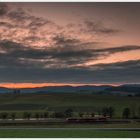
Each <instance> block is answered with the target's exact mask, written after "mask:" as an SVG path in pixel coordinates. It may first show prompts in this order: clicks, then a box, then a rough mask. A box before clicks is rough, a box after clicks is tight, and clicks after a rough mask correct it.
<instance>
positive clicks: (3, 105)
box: [0, 93, 140, 118]
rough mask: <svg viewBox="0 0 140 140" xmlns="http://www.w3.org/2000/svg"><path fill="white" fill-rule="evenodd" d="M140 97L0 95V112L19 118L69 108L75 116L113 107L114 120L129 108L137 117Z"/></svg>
mask: <svg viewBox="0 0 140 140" xmlns="http://www.w3.org/2000/svg"><path fill="white" fill-rule="evenodd" d="M139 101H140V97H128V96H119V95H106V94H101V95H100V94H96V93H32V94H31V93H30V94H0V112H4V111H5V112H16V113H17V116H18V117H21V115H22V113H23V112H24V111H29V112H32V113H33V114H34V113H35V112H44V111H48V112H50V113H51V112H53V111H56V112H57V111H60V112H61V111H64V110H66V109H67V108H71V109H73V111H74V114H75V116H76V115H77V112H85V113H88V112H90V113H91V112H94V113H96V114H97V113H99V112H100V110H101V109H102V108H103V107H109V106H111V107H113V108H114V109H115V114H114V117H115V118H121V117H122V111H123V109H124V108H125V107H129V108H130V109H131V110H133V111H135V114H136V115H138V113H139V112H138V108H139V107H140V102H139Z"/></svg>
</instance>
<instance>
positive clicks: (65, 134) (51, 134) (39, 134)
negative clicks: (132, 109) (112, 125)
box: [0, 129, 140, 138]
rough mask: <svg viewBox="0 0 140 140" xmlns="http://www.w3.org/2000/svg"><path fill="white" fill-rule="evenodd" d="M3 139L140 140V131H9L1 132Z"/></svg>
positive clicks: (0, 135)
mask: <svg viewBox="0 0 140 140" xmlns="http://www.w3.org/2000/svg"><path fill="white" fill-rule="evenodd" d="M0 137H1V138H139V137H140V133H139V131H99V130H52V129H50V130H44V129H35V130H31V129H19V130H18V129H16V130H14V129H8V130H0Z"/></svg>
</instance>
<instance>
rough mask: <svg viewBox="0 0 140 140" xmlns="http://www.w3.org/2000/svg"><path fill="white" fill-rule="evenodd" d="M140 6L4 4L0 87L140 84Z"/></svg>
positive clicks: (0, 24)
mask: <svg viewBox="0 0 140 140" xmlns="http://www.w3.org/2000/svg"><path fill="white" fill-rule="evenodd" d="M139 15H140V3H136V2H120V3H119V2H106V3H103V2H87V3H86V2H77V3H76V2H73V3H72V2H71V3H70V2H53V3H51V2H44V3H43V2H42V3H41V2H36V3H35V2H28V3H26V2H11V3H8V2H7V3H6V2H5V3H3V2H1V3H0V86H3V87H17V88H21V87H37V86H39V87H40V86H60V85H73V86H76V85H94V84H95V85H102V84H106V85H107V84H111V85H120V84H128V83H135V84H139V83H140V39H139V38H140V30H139V25H140V18H139Z"/></svg>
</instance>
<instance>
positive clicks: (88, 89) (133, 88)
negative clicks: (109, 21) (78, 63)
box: [0, 84, 140, 94]
mask: <svg viewBox="0 0 140 140" xmlns="http://www.w3.org/2000/svg"><path fill="white" fill-rule="evenodd" d="M16 90H17V89H12V88H11V89H10V88H4V87H0V93H9V92H11V93H12V92H15V91H16ZM19 90H20V92H21V93H39V92H42V93H43V92H44V93H48V92H50V93H57V92H62V93H76V92H79V93H92V92H102V93H105V94H107V93H128V94H129V93H133V94H139V93H140V85H138V84H127V85H120V86H117V87H116V86H109V85H101V86H89V85H85V86H76V87H75V86H45V87H36V88H21V89H19Z"/></svg>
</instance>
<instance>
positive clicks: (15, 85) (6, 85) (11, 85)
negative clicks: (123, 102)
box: [0, 82, 138, 88]
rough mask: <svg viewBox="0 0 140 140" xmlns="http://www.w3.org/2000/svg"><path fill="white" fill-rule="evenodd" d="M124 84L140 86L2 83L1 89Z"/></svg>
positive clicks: (0, 84) (101, 84)
mask: <svg viewBox="0 0 140 140" xmlns="http://www.w3.org/2000/svg"><path fill="white" fill-rule="evenodd" d="M124 84H138V83H120V84H114V83H112V84H110V83H100V84H99V83H97V84H86V83H84V84H83V83H82V84H80V83H45V82H44V83H43V82H42V83H32V82H19V83H18V82H15V83H14V82H11V83H10V82H1V83H0V87H4V88H38V87H45V86H46V87H47V86H48V87H49V86H73V87H76V86H103V85H108V86H120V85H124Z"/></svg>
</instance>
